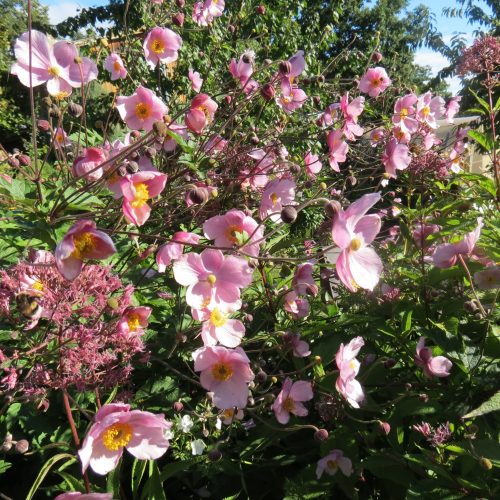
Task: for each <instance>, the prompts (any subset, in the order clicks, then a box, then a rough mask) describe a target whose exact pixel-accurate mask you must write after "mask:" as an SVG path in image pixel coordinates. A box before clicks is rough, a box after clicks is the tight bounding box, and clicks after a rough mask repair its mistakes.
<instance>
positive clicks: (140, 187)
mask: <svg viewBox="0 0 500 500" xmlns="http://www.w3.org/2000/svg"><path fill="white" fill-rule="evenodd" d="M134 188H135V197H134V201H132V203H131V205H132V207H133V208H141V207H143V206H144V205H145V204H146V202H147V201H148V199H149V190H148V186H147V185H146V184H144V182H137V183H135V184H134Z"/></svg>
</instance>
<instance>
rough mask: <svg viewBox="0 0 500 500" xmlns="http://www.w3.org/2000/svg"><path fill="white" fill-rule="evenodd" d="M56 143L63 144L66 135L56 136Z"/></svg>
mask: <svg viewBox="0 0 500 500" xmlns="http://www.w3.org/2000/svg"><path fill="white" fill-rule="evenodd" d="M56 141H57V142H58V143H61V142H63V141H64V135H63V134H56Z"/></svg>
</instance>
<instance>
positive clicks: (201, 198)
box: [188, 187, 208, 205]
mask: <svg viewBox="0 0 500 500" xmlns="http://www.w3.org/2000/svg"><path fill="white" fill-rule="evenodd" d="M188 197H189V200H190V201H191V202H192V203H193V204H194V205H201V204H202V203H206V202H207V201H208V190H207V189H205V188H201V187H197V188H196V189H192V190H191V191H189V194H188Z"/></svg>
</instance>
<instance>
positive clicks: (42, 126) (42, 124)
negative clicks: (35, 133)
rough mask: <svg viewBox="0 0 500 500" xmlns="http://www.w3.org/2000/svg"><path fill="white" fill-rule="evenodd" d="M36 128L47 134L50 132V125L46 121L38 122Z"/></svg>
mask: <svg viewBox="0 0 500 500" xmlns="http://www.w3.org/2000/svg"><path fill="white" fill-rule="evenodd" d="M37 126H38V129H39V130H41V131H42V132H48V131H49V130H50V123H49V122H48V121H47V120H38V121H37Z"/></svg>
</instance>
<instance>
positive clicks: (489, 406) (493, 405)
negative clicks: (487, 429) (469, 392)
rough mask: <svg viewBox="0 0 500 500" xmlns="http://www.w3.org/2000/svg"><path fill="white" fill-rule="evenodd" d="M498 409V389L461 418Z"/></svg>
mask: <svg viewBox="0 0 500 500" xmlns="http://www.w3.org/2000/svg"><path fill="white" fill-rule="evenodd" d="M498 410H500V391H499V392H497V393H495V394H493V396H491V398H490V399H488V400H487V401H485V402H484V403H483V404H481V405H480V406H479V407H478V408H476V409H475V410H472V411H471V412H469V413H467V414H466V415H464V416H463V417H462V418H474V417H479V416H481V415H486V413H491V412H494V411H498Z"/></svg>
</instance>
